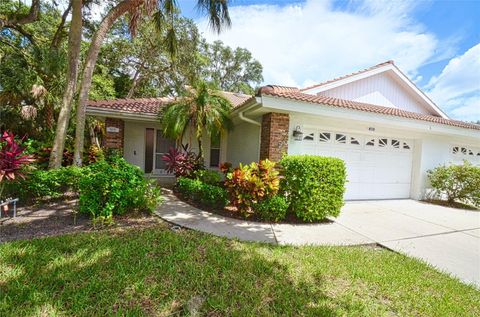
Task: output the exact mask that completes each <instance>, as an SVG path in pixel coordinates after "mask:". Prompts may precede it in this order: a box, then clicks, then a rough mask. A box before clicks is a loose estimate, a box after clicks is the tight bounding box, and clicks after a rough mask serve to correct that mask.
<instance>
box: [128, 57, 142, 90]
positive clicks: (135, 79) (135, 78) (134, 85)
mask: <svg viewBox="0 0 480 317" xmlns="http://www.w3.org/2000/svg"><path fill="white" fill-rule="evenodd" d="M142 66H143V65H142ZM139 82H140V69H137V70H136V71H135V75H134V76H133V81H132V86H131V87H130V90H129V91H128V94H127V97H126V98H132V97H133V94H134V93H135V89H136V88H137V85H138V83H139Z"/></svg>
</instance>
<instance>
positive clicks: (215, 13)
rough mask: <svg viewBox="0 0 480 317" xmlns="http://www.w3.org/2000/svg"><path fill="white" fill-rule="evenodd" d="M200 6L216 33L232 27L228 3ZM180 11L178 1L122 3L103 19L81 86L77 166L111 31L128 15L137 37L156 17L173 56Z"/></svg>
mask: <svg viewBox="0 0 480 317" xmlns="http://www.w3.org/2000/svg"><path fill="white" fill-rule="evenodd" d="M197 7H198V8H199V9H200V10H201V11H202V12H204V13H205V14H207V15H208V17H209V23H210V26H211V27H212V28H213V29H214V30H216V31H217V32H220V31H221V30H222V28H223V27H225V26H230V24H231V21H230V16H229V14H228V0H198V1H197ZM178 11H179V8H178V7H177V3H176V1H175V0H123V1H121V2H120V3H118V4H117V5H116V6H114V7H113V8H112V9H111V10H110V11H109V12H108V13H107V15H106V16H105V17H104V18H103V20H102V22H101V23H100V25H99V27H98V29H97V31H96V32H95V34H94V35H93V38H92V41H91V45H90V48H89V50H88V53H87V57H86V61H85V66H84V70H83V77H82V82H81V86H80V95H79V102H78V106H77V115H76V131H75V152H74V162H75V164H76V165H79V166H81V165H82V153H83V148H84V133H85V108H86V103H87V100H88V93H89V90H90V87H91V84H92V77H93V72H94V69H95V64H96V62H97V58H98V54H99V51H100V47H101V45H102V43H103V41H104V39H105V37H106V35H107V33H108V31H109V30H110V28H111V27H112V26H113V24H114V23H115V21H116V20H117V19H118V18H120V17H121V16H122V15H123V14H125V13H127V12H128V13H129V16H130V33H131V34H132V36H134V35H135V33H136V30H137V26H138V23H139V22H141V21H142V17H143V16H145V15H146V16H150V15H152V14H153V15H154V21H155V22H156V25H157V27H158V28H159V29H160V30H162V29H163V28H167V41H166V43H165V45H167V47H168V49H169V51H170V52H171V53H172V54H173V55H174V54H175V52H176V50H177V37H176V34H175V31H176V29H175V24H174V23H172V21H174V17H175V14H176V13H177V12H178Z"/></svg>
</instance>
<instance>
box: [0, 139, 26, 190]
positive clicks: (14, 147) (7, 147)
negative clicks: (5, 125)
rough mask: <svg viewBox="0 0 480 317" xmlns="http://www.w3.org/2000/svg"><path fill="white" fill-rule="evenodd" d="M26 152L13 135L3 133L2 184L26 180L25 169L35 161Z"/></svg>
mask: <svg viewBox="0 0 480 317" xmlns="http://www.w3.org/2000/svg"><path fill="white" fill-rule="evenodd" d="M24 151H25V148H24V147H22V146H21V145H20V143H19V142H17V140H16V139H15V135H14V134H13V133H11V132H10V133H9V132H4V133H3V135H2V136H1V137H0V184H1V183H2V182H4V181H13V180H15V179H16V178H25V175H24V174H23V168H24V167H25V166H26V165H28V164H30V163H31V162H32V161H33V157H32V156H31V155H27V154H24ZM0 194H1V193H0Z"/></svg>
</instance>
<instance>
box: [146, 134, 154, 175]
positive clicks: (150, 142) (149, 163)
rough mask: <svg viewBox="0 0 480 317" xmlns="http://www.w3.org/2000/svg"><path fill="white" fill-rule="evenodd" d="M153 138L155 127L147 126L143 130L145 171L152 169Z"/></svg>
mask: <svg viewBox="0 0 480 317" xmlns="http://www.w3.org/2000/svg"><path fill="white" fill-rule="evenodd" d="M154 140H155V129H151V128H147V129H146V131H145V173H151V172H152V170H153V145H154Z"/></svg>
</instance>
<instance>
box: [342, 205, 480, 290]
mask: <svg viewBox="0 0 480 317" xmlns="http://www.w3.org/2000/svg"><path fill="white" fill-rule="evenodd" d="M335 222H336V223H337V224H340V225H342V226H344V227H346V228H347V229H350V230H352V231H354V232H356V233H358V234H361V235H363V236H365V237H367V238H369V239H371V240H373V241H375V242H377V243H379V244H381V245H383V246H385V247H387V248H389V249H392V250H395V251H397V252H400V253H403V254H406V255H408V256H412V257H415V258H419V259H422V260H424V261H426V262H428V263H429V264H431V265H433V266H435V267H437V268H438V269H440V270H443V271H445V272H448V273H450V274H452V275H454V276H456V277H458V278H459V279H461V280H462V281H464V282H466V283H471V284H475V285H477V287H480V212H476V211H466V210H460V209H454V208H447V207H442V206H436V205H432V204H427V203H423V202H419V201H414V200H380V201H355V202H347V203H346V204H345V206H344V207H343V209H342V213H341V215H340V217H338V218H337V219H335Z"/></svg>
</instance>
